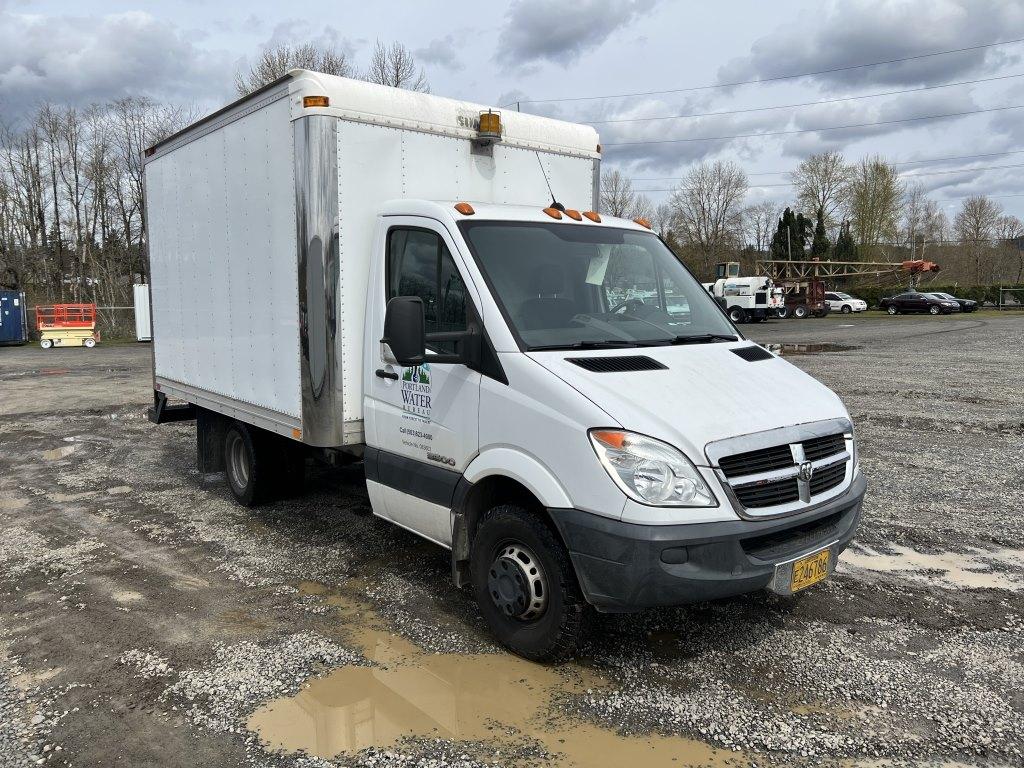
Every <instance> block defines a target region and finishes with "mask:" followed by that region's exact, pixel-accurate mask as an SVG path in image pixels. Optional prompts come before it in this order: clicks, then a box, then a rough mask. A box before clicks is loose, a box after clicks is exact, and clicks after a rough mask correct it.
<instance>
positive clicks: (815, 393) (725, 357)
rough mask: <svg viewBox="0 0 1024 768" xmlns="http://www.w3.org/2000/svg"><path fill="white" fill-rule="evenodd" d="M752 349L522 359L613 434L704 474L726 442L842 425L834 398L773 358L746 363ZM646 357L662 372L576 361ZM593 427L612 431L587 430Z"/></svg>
mask: <svg viewBox="0 0 1024 768" xmlns="http://www.w3.org/2000/svg"><path fill="white" fill-rule="evenodd" d="M751 346H754V345H753V344H752V343H751V342H746V341H742V342H736V343H731V342H726V343H717V344H691V345H681V346H671V347H643V348H637V349H616V350H596V351H594V350H586V351H572V350H560V351H543V352H528V353H527V354H528V355H529V356H530V357H531V358H533V359H534V360H535V361H536V362H538V363H539V364H540V365H542V366H543V367H544V368H546V369H547V370H548V371H550V372H551V373H553V374H554V375H555V376H558V377H559V378H560V379H562V380H563V381H565V382H566V383H568V384H569V385H570V386H572V387H574V388H575V389H576V390H577V391H579V392H580V393H581V394H582V395H583V396H584V397H586V398H588V399H589V400H591V401H592V402H593V403H594V404H595V405H597V406H598V407H599V408H601V409H602V410H604V412H605V413H607V414H608V415H609V416H610V417H611V419H613V420H614V421H615V422H617V426H621V427H622V428H623V429H628V430H632V431H634V432H640V433H642V434H645V435H649V436H651V437H656V438H658V439H660V440H664V441H665V442H667V443H671V444H672V445H674V446H676V447H677V448H679V449H680V450H682V451H683V452H684V453H685V454H686V455H687V456H688V457H689V458H690V460H691V461H693V462H694V463H695V464H698V465H703V466H707V465H708V460H707V457H706V455H705V453H704V447H705V446H706V445H707V444H708V443H711V442H714V441H716V440H722V439H724V438H727V437H735V436H737V435H744V434H750V433H753V432H762V431H765V430H769V429H774V428H776V427H788V426H793V425H797V424H806V423H808V422H812V421H822V420H825V419H832V418H837V417H847V418H848V414H847V412H846V408H845V407H844V406H843V404H842V401H840V399H839V397H838V396H837V395H836V394H835V393H834V392H833V391H832V390H830V389H829V388H828V387H826V386H825V385H824V384H822V383H821V382H819V381H818V380H817V379H814V378H813V377H811V376H809V375H808V374H806V373H804V372H803V371H801V370H800V369H799V368H797V367H796V366H794V365H791V364H790V363H788V362H787V361H785V360H783V359H782V358H780V357H776V356H775V355H772V357H771V358H770V359H766V360H756V361H754V362H749V361H747V360H745V359H743V358H742V357H740V356H738V355H737V354H735V353H734V352H733V351H732V350H734V349H738V348H743V347H751ZM632 356H643V357H649V358H651V359H653V360H655V361H657V362H658V363H660V364H662V365H664V366H665V369H663V370H645V371H626V372H595V371H591V370H587V369H585V368H582V367H580V366H579V365H577V364H575V363H572V362H570V360H572V359H580V358H595V357H597V358H611V357H632ZM593 426H594V427H600V426H616V424H594V425H593Z"/></svg>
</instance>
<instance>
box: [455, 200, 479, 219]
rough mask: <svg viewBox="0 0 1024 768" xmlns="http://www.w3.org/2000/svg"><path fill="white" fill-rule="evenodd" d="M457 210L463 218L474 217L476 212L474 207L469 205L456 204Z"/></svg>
mask: <svg viewBox="0 0 1024 768" xmlns="http://www.w3.org/2000/svg"><path fill="white" fill-rule="evenodd" d="M455 210H456V211H458V212H459V213H461V214H462V215H463V216H472V215H473V214H474V213H476V211H474V210H473V206H472V205H470V204H469V203H456V204H455Z"/></svg>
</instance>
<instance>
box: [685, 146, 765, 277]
mask: <svg viewBox="0 0 1024 768" xmlns="http://www.w3.org/2000/svg"><path fill="white" fill-rule="evenodd" d="M746 194H747V175H746V174H745V173H744V172H743V171H742V169H740V167H739V166H738V165H736V164H735V163H733V162H732V161H724V162H723V161H721V160H716V161H715V162H713V163H708V162H705V163H701V164H700V165H698V166H696V167H695V168H693V169H691V170H690V172H689V173H688V174H687V175H686V177H685V178H684V179H683V181H682V182H681V183H680V185H679V187H678V188H677V189H676V191H675V192H673V193H672V201H671V205H672V209H673V213H674V214H675V216H674V221H675V223H676V227H677V235H678V236H679V238H680V239H681V240H682V241H683V243H684V245H687V246H689V247H690V248H692V249H693V250H694V251H695V255H696V256H697V258H698V259H699V260H700V261H701V262H702V263H701V267H702V269H703V271H704V272H705V273H709V272H710V271H711V265H712V264H713V263H714V262H715V261H717V260H720V257H721V256H723V255H724V254H725V253H726V252H727V251H728V250H729V249H735V247H736V245H737V244H738V243H739V242H740V240H741V239H742V236H743V235H742V209H741V207H740V206H741V204H742V202H743V198H744V196H745V195H746Z"/></svg>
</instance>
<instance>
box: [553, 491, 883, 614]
mask: <svg viewBox="0 0 1024 768" xmlns="http://www.w3.org/2000/svg"><path fill="white" fill-rule="evenodd" d="M866 488H867V482H866V480H865V479H864V475H863V474H861V473H858V474H857V475H856V476H855V477H854V479H853V482H852V483H851V484H850V488H849V489H848V490H847V491H846V493H843V494H842V495H840V496H837V497H835V498H834V499H830V500H829V501H827V502H825V503H823V504H822V505H820V506H818V507H815V508H814V509H812V510H809V511H807V512H803V513H800V514H798V515H792V516H789V517H784V518H780V519H775V520H753V521H750V520H735V521H729V522H722V523H694V524H689V525H637V524H634V523H624V522H621V521H619V520H611V519H608V518H604V517H600V516H598V515H594V514H591V513H589V512H582V511H580V510H577V509H550V510H548V511H549V512H550V514H551V518H552V519H553V520H554V522H555V525H556V526H557V527H558V530H559V532H560V533H561V534H562V538H563V540H564V541H565V543H566V546H567V547H568V548H569V554H570V556H571V557H572V562H573V565H574V566H575V568H576V574H577V576H578V577H579V580H580V585H581V587H582V588H583V594H584V596H585V597H586V598H587V601H588V602H590V603H591V604H592V605H594V606H595V607H596V608H597V609H598V610H600V611H605V612H609V613H621V612H629V611H636V610H640V609H643V608H651V607H654V606H666V605H684V604H687V603H696V602H702V601H705V600H714V599H718V598H722V597H730V596H733V595H741V594H744V593H747V592H755V591H757V590H759V589H764V588H765V587H767V586H769V584H771V582H772V579H773V577H774V575H775V566H776V564H777V563H783V562H787V561H790V560H792V559H793V558H795V557H798V556H800V555H802V554H805V553H808V552H813V551H814V550H815V549H819V548H821V547H823V546H826V545H828V544H831V543H832V542H836V543H835V545H834V546H833V548H832V551H833V552H834V553H835V555H838V554H839V553H840V552H842V551H843V550H844V549H846V547H847V546H848V545H849V543H850V541H851V540H852V539H853V536H854V533H855V532H856V529H857V525H858V524H859V522H860V517H861V504H862V502H863V499H864V491H865V489H866Z"/></svg>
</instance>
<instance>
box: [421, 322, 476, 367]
mask: <svg viewBox="0 0 1024 768" xmlns="http://www.w3.org/2000/svg"><path fill="white" fill-rule="evenodd" d="M426 338H427V343H428V344H430V343H431V342H444V341H454V342H457V343H459V344H460V350H461V351H460V352H458V353H455V354H440V355H428V356H427V358H426V359H427V362H429V363H437V364H438V365H458V364H460V363H461V364H463V365H466V366H468V367H470V368H476V367H478V366H479V365H480V349H481V342H480V339H481V336H480V334H479V333H477V332H476V331H475V330H472V329H471V330H468V331H443V332H438V333H428V334H427V335H426Z"/></svg>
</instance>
